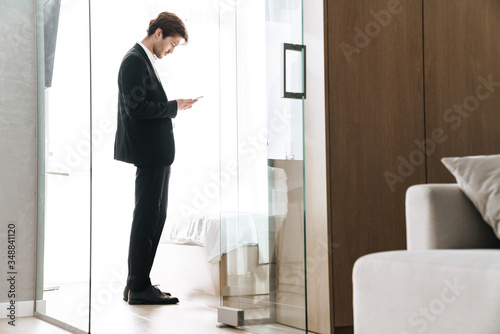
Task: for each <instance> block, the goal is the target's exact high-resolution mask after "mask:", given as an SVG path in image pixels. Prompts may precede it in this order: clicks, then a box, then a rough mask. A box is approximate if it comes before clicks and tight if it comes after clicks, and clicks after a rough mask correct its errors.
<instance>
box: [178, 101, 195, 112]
mask: <svg viewBox="0 0 500 334" xmlns="http://www.w3.org/2000/svg"><path fill="white" fill-rule="evenodd" d="M196 101H197V100H193V99H178V100H177V109H178V110H186V109H191V107H192V106H193V104H195V103H196Z"/></svg>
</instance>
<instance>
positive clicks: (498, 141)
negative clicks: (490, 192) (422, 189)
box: [424, 0, 500, 183]
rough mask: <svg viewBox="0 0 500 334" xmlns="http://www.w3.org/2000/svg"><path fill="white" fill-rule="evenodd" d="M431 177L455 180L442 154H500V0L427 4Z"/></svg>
mask: <svg viewBox="0 0 500 334" xmlns="http://www.w3.org/2000/svg"><path fill="white" fill-rule="evenodd" d="M424 18H425V19H424V20H425V24H424V41H425V43H424V50H425V111H426V133H427V134H429V133H430V132H432V131H434V130H435V129H443V133H444V136H445V137H444V138H443V139H444V141H443V142H442V143H441V144H439V145H435V147H434V146H432V145H431V146H430V147H428V160H427V166H428V167H427V168H428V182H429V183H439V182H455V179H454V178H453V176H452V175H451V174H450V173H449V172H448V171H447V170H446V168H445V167H444V166H443V164H442V163H441V158H442V157H447V156H464V155H479V154H498V153H500V128H499V125H500V56H499V55H500V43H498V41H499V40H498V32H499V31H500V2H499V1H497V0H476V1H470V0H440V1H426V2H425V3H424Z"/></svg>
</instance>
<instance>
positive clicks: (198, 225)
mask: <svg viewBox="0 0 500 334" xmlns="http://www.w3.org/2000/svg"><path fill="white" fill-rule="evenodd" d="M162 242H166V243H173V244H182V245H196V246H202V247H204V248H205V251H206V252H207V254H208V255H209V257H208V262H210V263H217V262H219V261H220V259H221V255H222V254H224V253H227V252H230V251H232V250H234V249H236V248H238V247H242V246H250V245H257V244H258V237H257V230H256V228H255V222H254V218H253V215H252V214H249V213H239V214H238V213H233V212H226V213H222V214H220V215H218V214H213V215H199V216H193V217H191V218H189V219H187V220H185V221H180V220H168V219H167V222H166V224H165V228H164V231H163V237H162Z"/></svg>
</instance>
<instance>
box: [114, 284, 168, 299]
mask: <svg viewBox="0 0 500 334" xmlns="http://www.w3.org/2000/svg"><path fill="white" fill-rule="evenodd" d="M155 286H158V285H155ZM128 292H129V288H128V286H125V289H124V290H123V300H124V301H126V302H128ZM162 293H163V294H165V295H167V296H171V294H170V292H163V291H162Z"/></svg>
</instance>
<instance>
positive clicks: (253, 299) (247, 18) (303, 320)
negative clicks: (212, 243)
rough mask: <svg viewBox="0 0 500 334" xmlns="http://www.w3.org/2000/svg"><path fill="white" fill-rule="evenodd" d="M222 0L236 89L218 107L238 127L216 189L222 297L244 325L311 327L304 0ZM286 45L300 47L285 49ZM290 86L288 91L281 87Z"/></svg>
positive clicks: (285, 329) (263, 329) (284, 329)
mask: <svg viewBox="0 0 500 334" xmlns="http://www.w3.org/2000/svg"><path fill="white" fill-rule="evenodd" d="M228 3H230V4H232V5H231V6H227V4H226V6H225V7H224V6H223V7H221V8H225V10H224V11H222V12H221V18H222V19H221V22H222V24H221V29H222V30H224V29H227V30H228V31H231V30H233V31H234V35H232V36H231V34H227V35H228V39H229V38H231V37H233V38H234V42H231V41H229V42H227V41H226V40H222V42H221V43H223V44H226V43H227V44H229V45H231V46H232V47H233V48H234V49H233V52H234V53H233V55H234V57H235V60H234V63H235V67H234V70H233V71H234V78H235V80H234V84H235V87H236V88H235V91H234V94H235V96H236V98H235V102H234V104H233V105H228V107H227V108H223V109H222V117H223V118H227V119H228V120H229V119H230V120H231V121H232V122H233V123H232V124H233V125H232V127H233V128H234V129H235V131H234V132H226V134H225V135H226V137H227V138H226V140H224V141H223V152H226V155H225V156H224V157H223V158H224V159H226V161H227V162H226V161H224V160H223V164H222V165H223V166H224V163H226V164H230V163H231V161H234V162H235V163H236V166H237V169H236V170H237V175H236V178H235V180H234V184H235V187H233V188H230V187H227V188H225V189H222V199H223V200H224V203H223V211H222V213H221V214H222V216H223V217H224V216H225V215H226V214H227V219H226V225H225V226H224V225H223V227H222V228H223V236H224V237H223V238H222V239H221V243H222V246H221V248H226V249H227V250H228V252H227V253H226V254H224V255H223V256H222V261H221V284H222V288H221V291H222V294H223V306H226V307H231V308H235V309H241V310H243V311H244V325H243V327H242V328H243V329H247V330H249V331H252V332H258V333H278V332H279V333H302V332H305V331H307V307H306V298H307V294H306V292H307V290H306V279H305V277H306V273H305V213H304V178H303V175H304V173H303V171H304V161H303V159H304V158H303V157H304V154H303V99H304V98H305V82H304V79H303V78H305V76H304V74H305V69H304V67H303V64H305V47H303V46H302V35H303V34H302V1H298V0H289V1H279V0H267V1H236V2H234V1H230V2H228ZM221 33H224V32H223V31H221ZM289 45H292V46H293V47H292V48H293V50H299V52H297V53H294V54H286V53H285V52H286V51H285V46H289ZM285 55H287V56H288V57H285ZM228 57H230V56H228ZM287 86H288V87H289V88H291V89H292V90H293V92H294V93H293V94H291V95H286V94H285V88H286V87H287ZM234 110H236V113H234ZM229 126H231V125H229ZM223 132H224V131H223ZM224 210H227V211H229V212H225V211H224ZM233 210H234V211H236V212H237V214H236V215H232V214H230V212H232V211H233ZM223 221H224V219H223ZM224 227H225V229H224Z"/></svg>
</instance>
